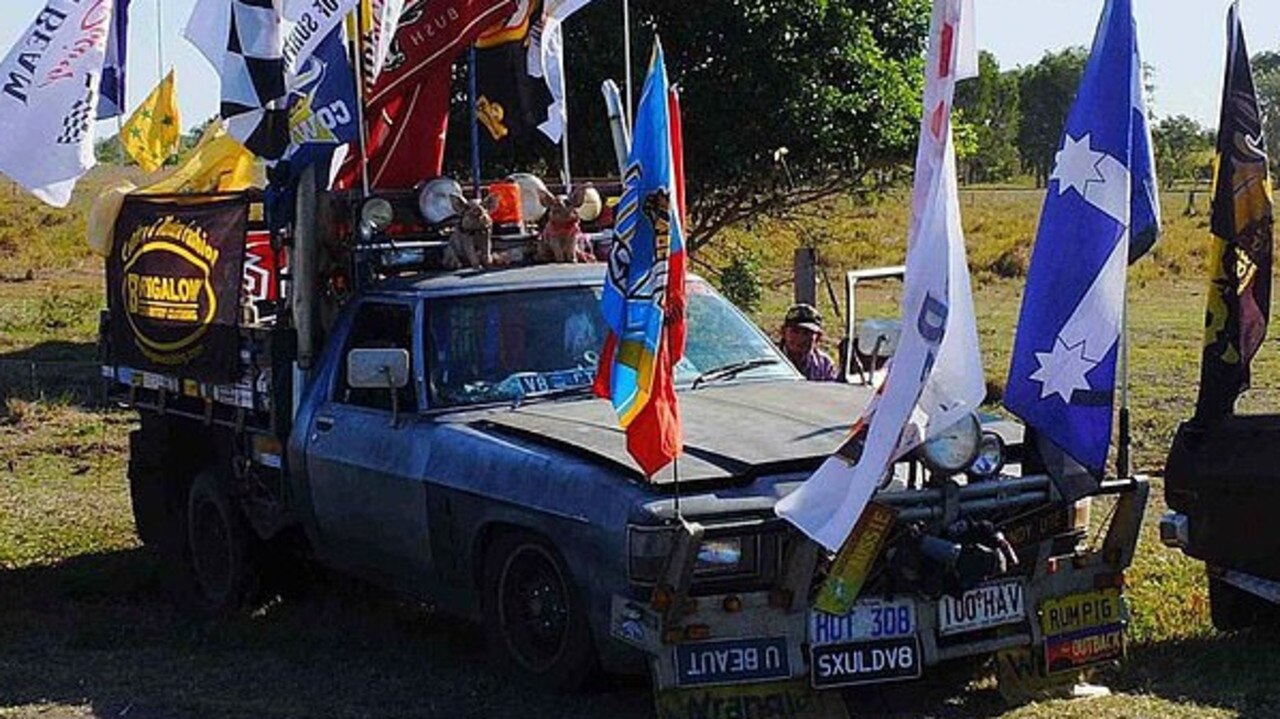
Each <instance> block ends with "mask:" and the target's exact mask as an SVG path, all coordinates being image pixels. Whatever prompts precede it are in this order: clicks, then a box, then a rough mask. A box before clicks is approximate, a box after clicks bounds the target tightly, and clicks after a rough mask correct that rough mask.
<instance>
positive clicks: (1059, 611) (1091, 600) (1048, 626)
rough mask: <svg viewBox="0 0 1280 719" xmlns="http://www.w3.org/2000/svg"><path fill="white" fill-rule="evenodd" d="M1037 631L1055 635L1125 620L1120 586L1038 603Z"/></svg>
mask: <svg viewBox="0 0 1280 719" xmlns="http://www.w3.org/2000/svg"><path fill="white" fill-rule="evenodd" d="M1039 613H1040V631H1041V632H1043V633H1044V635H1045V636H1046V637H1056V636H1060V635H1063V634H1070V633H1072V632H1078V631H1081V630H1084V629H1091V628H1094V627H1102V626H1108V625H1112V624H1118V623H1120V622H1122V621H1124V604H1123V602H1122V600H1121V598H1120V590H1119V589H1101V590H1098V591H1095V592H1084V593H1081V594H1070V595H1067V596H1065V597H1057V598H1054V599H1046V600H1045V601H1043V602H1041V603H1040V612H1039Z"/></svg>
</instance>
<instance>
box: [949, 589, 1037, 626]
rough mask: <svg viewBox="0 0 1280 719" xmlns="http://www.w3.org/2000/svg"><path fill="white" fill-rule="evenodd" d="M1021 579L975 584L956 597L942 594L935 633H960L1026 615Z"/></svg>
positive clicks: (1015, 620) (1008, 622)
mask: <svg viewBox="0 0 1280 719" xmlns="http://www.w3.org/2000/svg"><path fill="white" fill-rule="evenodd" d="M1025 600H1026V593H1025V592H1024V591H1023V588H1022V582H1020V581H1016V580H1015V581H1006V582H997V583H995V584H986V585H983V586H981V587H974V588H973V589H970V590H969V591H967V592H965V593H964V594H962V595H961V596H960V598H959V599H956V598H954V597H950V596H943V597H942V599H941V600H939V602H938V633H939V634H944V635H945V634H961V633H963V632H971V631H974V630H977V629H986V628H988V627H996V626H1000V625H1001V624H1012V623H1014V622H1020V621H1022V620H1024V619H1026V618H1027V604H1026V601H1025Z"/></svg>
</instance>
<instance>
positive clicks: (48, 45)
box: [0, 0, 115, 207]
mask: <svg viewBox="0 0 1280 719" xmlns="http://www.w3.org/2000/svg"><path fill="white" fill-rule="evenodd" d="M114 6H115V3H114V2H113V0H98V1H97V2H93V3H87V2H86V3H80V2H76V1H75V0H48V2H46V3H45V6H44V9H42V10H41V11H40V14H39V15H37V16H36V19H35V21H34V22H33V23H31V25H30V26H29V27H28V28H27V30H26V32H24V33H23V34H22V36H21V37H19V38H18V42H17V43H16V44H15V45H14V46H13V49H11V50H10V51H9V54H8V56H6V57H5V59H4V64H3V66H0V137H3V138H4V141H3V142H0V172H3V173H4V174H6V175H8V176H9V177H10V178H12V179H13V180H14V181H15V182H17V183H18V184H20V185H22V186H23V187H25V188H26V189H28V190H30V191H31V193H32V194H34V195H35V196H36V197H38V198H40V199H41V200H43V201H45V202H47V203H49V204H50V205H54V206H55V207H66V205H67V203H68V202H70V201H71V191H72V190H73V189H75V186H76V180H78V179H80V176H81V175H83V174H84V173H85V172H86V171H88V169H89V168H91V167H93V165H94V164H95V160H94V155H93V142H94V139H95V137H96V133H95V132H94V118H95V117H96V116H97V114H98V99H99V95H98V92H99V81H100V79H101V77H102V65H103V63H104V62H105V61H106V48H107V35H108V32H109V30H110V28H111V18H112V15H113V11H114Z"/></svg>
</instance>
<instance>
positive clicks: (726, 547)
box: [627, 526, 759, 584]
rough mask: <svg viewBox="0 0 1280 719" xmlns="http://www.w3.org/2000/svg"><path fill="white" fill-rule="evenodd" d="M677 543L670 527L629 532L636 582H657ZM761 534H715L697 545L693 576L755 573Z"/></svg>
mask: <svg viewBox="0 0 1280 719" xmlns="http://www.w3.org/2000/svg"><path fill="white" fill-rule="evenodd" d="M674 546H675V532H674V531H673V530H672V529H671V528H670V527H637V526H633V527H630V528H629V529H628V532H627V552H628V554H629V557H628V563H627V567H628V573H629V575H630V577H631V581H632V582H635V583H637V584H653V583H656V582H657V581H658V579H659V577H660V576H661V575H662V570H663V568H664V567H666V563H667V557H668V555H670V554H671V550H672V548H673V547H674ZM758 558H759V537H757V536H754V535H753V536H746V537H716V538H714V539H704V540H703V541H702V544H701V545H699V546H698V557H697V561H696V562H695V563H694V566H693V575H694V577H698V578H706V579H712V578H719V577H731V576H737V575H743V574H751V573H754V572H755V571H756V570H757V569H758V567H757V562H758Z"/></svg>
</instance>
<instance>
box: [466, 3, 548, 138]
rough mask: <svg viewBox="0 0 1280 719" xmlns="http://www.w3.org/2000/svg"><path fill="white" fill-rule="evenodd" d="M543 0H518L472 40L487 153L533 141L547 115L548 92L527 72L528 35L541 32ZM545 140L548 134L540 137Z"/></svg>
mask: <svg viewBox="0 0 1280 719" xmlns="http://www.w3.org/2000/svg"><path fill="white" fill-rule="evenodd" d="M541 16H542V2H541V0H520V1H519V2H518V4H517V8H516V11H515V12H514V13H512V15H511V17H510V18H508V19H507V22H505V23H504V24H502V25H496V26H494V27H493V28H491V29H490V30H488V31H487V32H485V34H484V35H481V36H480V38H479V39H477V40H476V86H477V88H478V92H479V97H478V99H477V105H476V111H477V116H478V118H479V121H480V127H481V132H480V136H481V137H482V138H483V140H484V142H485V147H486V151H487V152H490V153H492V152H494V151H495V150H500V149H504V148H511V147H512V145H513V144H525V143H528V142H530V141H531V138H533V137H534V136H535V135H541V133H538V132H537V129H538V125H539V124H540V123H541V122H543V121H545V120H546V119H547V107H548V106H549V105H550V104H551V92H550V91H549V90H547V84H546V82H545V81H544V80H543V79H542V78H540V77H531V76H530V75H529V62H528V55H529V46H530V44H531V35H532V34H535V33H538V32H540V31H541V28H540V27H538V26H539V25H540V24H541ZM541 136H542V138H543V139H544V140H545V139H546V136H545V135H541Z"/></svg>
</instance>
